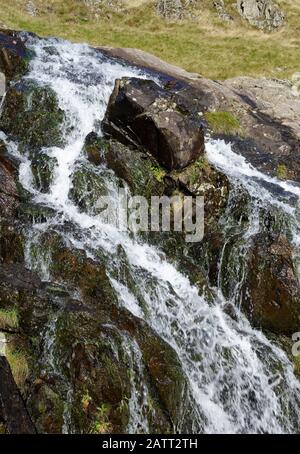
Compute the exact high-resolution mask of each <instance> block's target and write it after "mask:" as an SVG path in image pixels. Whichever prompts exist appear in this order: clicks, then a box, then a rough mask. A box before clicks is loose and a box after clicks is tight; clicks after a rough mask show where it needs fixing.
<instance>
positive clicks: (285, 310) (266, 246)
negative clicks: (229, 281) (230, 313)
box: [242, 233, 300, 334]
mask: <svg viewBox="0 0 300 454" xmlns="http://www.w3.org/2000/svg"><path fill="white" fill-rule="evenodd" d="M242 301H243V303H242V304H243V307H244V309H245V310H246V312H247V313H248V314H249V318H250V320H251V321H252V322H253V323H254V324H255V325H256V326H259V327H262V328H264V329H266V330H270V331H273V332H275V333H282V334H289V333H294V332H296V331H297V330H299V326H300V287H299V282H298V279H297V274H296V270H295V267H294V264H293V250H292V247H291V246H290V244H289V242H288V240H287V238H286V237H285V236H284V235H283V234H278V235H276V236H273V235H270V234H267V233H260V234H257V235H256V236H255V237H254V239H253V245H252V248H251V250H250V252H249V263H248V276H247V278H246V282H245V285H244V289H243V298H242Z"/></svg>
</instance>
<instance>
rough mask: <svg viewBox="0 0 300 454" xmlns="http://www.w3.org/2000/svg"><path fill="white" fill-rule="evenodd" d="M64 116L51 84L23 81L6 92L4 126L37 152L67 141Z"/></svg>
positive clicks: (12, 136) (13, 137) (3, 113)
mask: <svg viewBox="0 0 300 454" xmlns="http://www.w3.org/2000/svg"><path fill="white" fill-rule="evenodd" d="M64 118H65V116H64V112H63V111H62V110H61V109H60V108H59V105H58V101H57V98H56V95H55V93H54V92H53V91H52V90H51V89H50V88H46V87H38V86H36V85H34V84H32V83H19V84H17V85H14V86H13V87H12V88H10V89H9V90H8V92H7V94H6V97H5V100H4V104H3V112H2V116H1V119H0V128H1V129H2V130H3V131H4V132H5V133H6V134H7V135H8V136H9V137H10V138H11V139H13V140H17V141H18V142H19V145H20V147H21V149H22V148H23V149H29V150H31V151H32V152H33V151H37V150H39V149H41V148H42V147H52V146H60V145H62V144H63V139H62V133H61V125H62V123H63V121H64Z"/></svg>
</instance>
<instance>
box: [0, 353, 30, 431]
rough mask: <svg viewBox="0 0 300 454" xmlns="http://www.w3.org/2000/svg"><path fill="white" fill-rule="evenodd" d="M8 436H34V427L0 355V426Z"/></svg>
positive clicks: (7, 365) (6, 363) (9, 370)
mask: <svg viewBox="0 0 300 454" xmlns="http://www.w3.org/2000/svg"><path fill="white" fill-rule="evenodd" d="M1 424H2V425H3V426H4V427H5V433H8V434H34V433H36V431H35V428H34V425H33V424H32V421H31V419H30V417H29V415H28V413H27V410H26V408H25V405H24V402H23V400H22V397H21V395H20V393H19V390H18V388H17V386H16V384H15V381H14V379H13V376H12V373H11V369H10V367H9V364H8V362H7V360H6V358H5V357H4V356H1V355H0V425H1Z"/></svg>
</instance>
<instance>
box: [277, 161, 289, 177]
mask: <svg viewBox="0 0 300 454" xmlns="http://www.w3.org/2000/svg"><path fill="white" fill-rule="evenodd" d="M276 174H277V178H279V180H286V179H287V168H286V166H285V165H284V164H279V165H278V167H277V172H276Z"/></svg>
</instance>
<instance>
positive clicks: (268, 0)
mask: <svg viewBox="0 0 300 454" xmlns="http://www.w3.org/2000/svg"><path fill="white" fill-rule="evenodd" d="M237 10H238V12H239V13H240V15H241V16H242V17H243V18H244V19H246V20H247V21H248V22H249V23H250V24H251V25H253V26H255V27H257V28H260V29H265V30H270V31H271V30H274V29H276V28H278V27H280V26H282V25H283V22H284V14H283V12H282V11H281V9H280V8H279V6H277V5H276V4H275V3H274V2H273V0H238V1H237Z"/></svg>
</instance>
